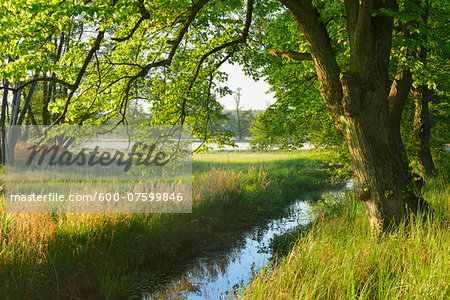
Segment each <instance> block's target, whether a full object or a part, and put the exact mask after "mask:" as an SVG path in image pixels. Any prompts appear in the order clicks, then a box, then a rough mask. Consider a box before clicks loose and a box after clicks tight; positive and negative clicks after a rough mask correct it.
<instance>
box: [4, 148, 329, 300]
mask: <svg viewBox="0 0 450 300" xmlns="http://www.w3.org/2000/svg"><path fill="white" fill-rule="evenodd" d="M321 155H324V154H323V153H315V152H294V153H269V154H257V153H232V154H231V153H215V154H200V155H195V156H194V159H193V209H192V213H191V214H69V213H66V214H54V215H51V214H7V213H5V212H4V208H3V205H1V206H0V208H1V211H0V240H1V244H0V245H1V248H0V275H1V277H0V299H49V298H60V299H74V298H77V297H78V298H81V299H98V298H100V299H124V298H128V297H129V296H130V294H133V291H134V290H135V289H136V287H137V286H138V285H139V280H138V279H137V278H139V276H138V275H139V272H140V271H141V270H143V269H145V270H147V271H148V270H155V271H156V270H157V269H158V265H161V264H164V261H165V260H166V259H169V258H170V257H171V256H179V255H184V254H186V253H191V254H192V253H195V252H196V251H197V252H198V250H199V249H201V248H202V247H203V246H205V245H208V244H210V243H211V242H213V241H215V240H217V239H218V240H220V239H221V235H222V234H223V233H225V232H230V231H231V232H233V231H241V230H243V229H245V228H248V227H249V226H252V224H253V225H254V224H257V223H258V222H262V221H264V220H265V219H267V218H269V217H273V216H276V215H277V214H280V213H282V212H283V210H284V207H286V206H287V205H288V204H289V203H290V202H291V201H293V200H295V199H296V198H298V197H299V195H301V194H302V193H304V192H307V191H311V190H315V189H318V188H322V187H324V186H325V180H326V179H327V176H328V175H327V173H326V171H325V169H326V167H327V164H326V163H324V162H323V160H321V159H320V157H321ZM196 249H197V250H196Z"/></svg>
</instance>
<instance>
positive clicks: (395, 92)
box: [388, 70, 412, 126]
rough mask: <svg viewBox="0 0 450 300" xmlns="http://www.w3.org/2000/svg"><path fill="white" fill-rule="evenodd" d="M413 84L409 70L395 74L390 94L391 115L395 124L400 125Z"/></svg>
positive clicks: (392, 122)
mask: <svg viewBox="0 0 450 300" xmlns="http://www.w3.org/2000/svg"><path fill="white" fill-rule="evenodd" d="M411 85H412V75H411V72H410V71H409V70H402V71H400V72H398V73H397V74H396V75H395V78H394V82H393V83H392V85H391V90H390V92H389V96H388V102H389V115H390V119H391V124H392V125H393V126H400V120H401V116H402V112H403V107H404V106H405V103H406V100H407V99H408V94H409V90H410V88H411Z"/></svg>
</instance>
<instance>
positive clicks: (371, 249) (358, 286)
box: [242, 176, 450, 299]
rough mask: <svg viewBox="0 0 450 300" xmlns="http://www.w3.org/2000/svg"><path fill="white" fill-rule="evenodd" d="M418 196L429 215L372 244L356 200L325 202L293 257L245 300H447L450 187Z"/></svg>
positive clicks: (430, 187) (441, 183)
mask: <svg viewBox="0 0 450 300" xmlns="http://www.w3.org/2000/svg"><path fill="white" fill-rule="evenodd" d="M423 194H424V197H425V199H426V200H427V201H428V202H429V203H430V204H431V207H432V213H430V214H429V215H427V216H425V215H423V214H422V213H419V214H418V216H417V217H416V221H415V222H410V223H409V224H408V225H405V224H403V225H402V226H400V228H399V229H398V230H396V231H395V232H393V233H390V234H386V235H385V236H381V237H375V236H373V235H372V233H371V231H370V226H369V224H368V219H367V216H366V212H365V208H364V205H363V203H362V202H360V201H358V200H356V197H355V196H354V195H353V194H351V193H350V194H349V195H348V196H347V197H345V198H343V199H341V201H340V202H335V201H326V200H325V202H327V203H326V204H325V205H321V206H319V207H318V208H317V209H316V213H317V215H318V216H319V217H318V219H317V220H316V222H315V223H314V226H313V227H312V229H311V230H309V231H308V232H306V233H303V234H302V235H301V236H299V237H298V240H297V241H296V242H295V243H294V244H293V245H292V246H291V247H292V248H291V251H290V252H289V254H288V255H287V256H285V257H284V258H283V259H281V260H279V261H278V262H277V263H276V264H275V266H272V267H269V268H267V269H265V270H264V271H263V272H262V273H261V274H259V275H258V276H257V277H256V278H255V279H254V280H253V282H252V283H251V284H250V285H249V286H248V287H247V288H246V289H245V291H244V292H243V295H242V298H244V299H449V298H450V268H449V266H450V232H449V230H450V214H449V213H450V187H449V185H448V181H446V180H445V179H444V178H443V177H442V176H440V177H437V178H434V179H430V180H428V181H427V183H426V185H425V187H424V189H423Z"/></svg>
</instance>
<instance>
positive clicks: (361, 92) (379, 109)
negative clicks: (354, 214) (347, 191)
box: [280, 0, 418, 232]
mask: <svg viewBox="0 0 450 300" xmlns="http://www.w3.org/2000/svg"><path fill="white" fill-rule="evenodd" d="M280 1H281V2H282V3H283V4H284V5H286V6H287V7H288V8H289V10H290V11H291V12H292V13H293V14H294V16H295V18H296V19H297V22H298V24H299V26H300V29H301V30H302V33H303V36H304V38H305V40H306V42H307V44H308V46H309V48H310V50H311V57H312V59H313V61H314V64H315V68H316V72H317V77H318V80H319V84H320V93H321V95H322V98H323V99H324V101H325V105H326V107H327V109H328V111H329V112H330V114H331V116H332V117H333V120H334V124H335V128H336V130H337V131H338V133H339V134H341V135H342V136H343V137H344V138H345V139H346V141H347V144H348V147H349V150H350V154H351V157H352V162H353V170H354V173H355V175H356V178H357V181H358V183H359V185H360V186H361V191H360V193H359V194H360V195H359V197H360V199H361V200H363V201H364V202H365V205H366V209H367V214H368V217H369V220H370V223H371V225H372V228H373V229H374V230H375V232H382V231H386V230H387V229H388V228H390V227H391V226H394V227H395V225H397V224H398V223H399V222H400V221H402V220H404V219H407V217H408V215H409V212H411V211H412V212H414V211H415V210H416V209H417V207H418V205H417V203H418V197H416V195H415V194H414V188H413V184H412V177H411V175H410V172H409V169H408V162H407V159H406V154H405V150H404V147H403V143H402V140H401V136H400V119H401V114H402V111H403V107H404V104H405V101H406V99H407V96H408V93H409V90H410V87H411V73H410V72H409V71H408V70H400V71H399V72H398V74H397V75H396V78H395V80H394V81H392V80H391V79H390V78H389V59H390V53H391V43H392V29H393V18H392V17H391V16H388V15H382V14H378V15H373V10H375V9H380V8H383V9H388V10H395V9H397V6H396V2H395V1H394V0H385V1H377V0H373V1H371V0H365V1H357V0H348V1H345V9H346V13H347V15H346V18H347V31H348V35H349V42H350V65H349V66H348V67H346V68H347V69H349V72H342V71H341V69H340V66H339V65H338V63H337V61H336V57H335V55H334V53H333V50H332V47H331V41H330V38H329V36H328V32H327V28H326V26H325V25H324V24H323V22H322V21H321V16H320V14H319V12H318V10H317V9H316V8H315V7H314V5H313V4H312V2H311V1H308V0H280Z"/></svg>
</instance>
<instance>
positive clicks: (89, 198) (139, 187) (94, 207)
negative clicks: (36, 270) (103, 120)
mask: <svg viewBox="0 0 450 300" xmlns="http://www.w3.org/2000/svg"><path fill="white" fill-rule="evenodd" d="M6 134H7V139H6V141H7V142H6V149H5V152H6V168H5V190H6V195H5V208H6V211H7V212H30V213H42V212H49V213H58V212H79V213H97V212H102V213H120V212H125V213H151V212H161V213H180V212H191V209H192V186H191V185H192V183H191V182H192V160H191V158H192V151H191V144H192V136H191V135H192V133H191V128H190V126H144V125H121V126H116V125H107V126H94V125H86V126H69V125H62V126H10V127H8V128H7V131H6Z"/></svg>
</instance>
